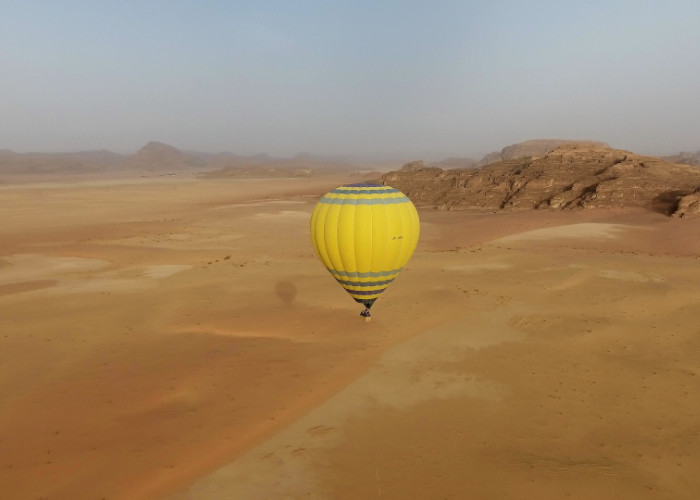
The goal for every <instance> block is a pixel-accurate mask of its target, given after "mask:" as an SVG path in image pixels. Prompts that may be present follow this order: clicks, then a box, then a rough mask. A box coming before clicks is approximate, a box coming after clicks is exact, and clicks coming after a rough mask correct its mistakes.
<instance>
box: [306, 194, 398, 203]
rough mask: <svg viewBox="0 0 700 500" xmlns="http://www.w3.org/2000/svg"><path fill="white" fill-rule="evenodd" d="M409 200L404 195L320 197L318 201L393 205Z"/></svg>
mask: <svg viewBox="0 0 700 500" xmlns="http://www.w3.org/2000/svg"><path fill="white" fill-rule="evenodd" d="M409 201H410V200H409V199H408V198H406V197H405V196H397V197H396V198H358V199H355V198H326V197H325V196H324V197H323V198H321V200H320V201H319V203H325V204H328V205H395V204H398V203H408V202H409Z"/></svg>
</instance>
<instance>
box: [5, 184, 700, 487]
mask: <svg viewBox="0 0 700 500" xmlns="http://www.w3.org/2000/svg"><path fill="white" fill-rule="evenodd" d="M347 180H348V179H346V178H340V177H338V178H332V177H323V178H316V179H265V180H234V179H220V180H214V179H191V178H190V179H183V178H173V179H164V178H156V179H139V180H134V181H133V182H131V181H128V180H125V179H119V180H118V181H109V180H96V181H91V182H90V183H79V182H70V183H68V182H66V183H60V182H51V183H42V184H31V183H30V184H22V185H13V184H5V185H2V186H0V214H1V218H0V221H1V222H0V394H2V398H0V497H1V498H12V499H15V498H17V499H25V498H27V499H34V498H50V499H83V498H85V499H88V498H89V499H94V498H109V499H142V498H174V499H178V500H182V499H221V498H235V499H260V498H332V499H357V498H419V499H423V498H455V499H461V498H472V499H482V498H483V499H502V498H525V499H529V498H533V499H550V498H551V499H560V498H578V499H589V498H599V499H606V498H609V499H619V498H635V499H638V498H639V499H645V498H655V499H656V498H659V499H661V498H674V499H684V498H688V499H691V498H697V495H698V492H699V491H700V479H699V478H698V474H697V471H698V470H700V398H698V397H697V396H698V394H700V375H699V373H700V287H698V285H699V284H700V260H698V259H699V257H700V219H686V220H678V219H671V218H668V217H666V216H663V215H660V214H656V213H652V212H649V211H644V210H641V209H634V210H612V209H609V210H604V209H598V210H584V211H577V212H568V211H564V212H562V211H556V212H554V211H529V212H514V213H498V214H495V213H471V212H441V211H434V210H422V211H420V216H421V223H422V225H421V230H422V234H421V240H420V242H419V244H418V248H417V251H416V253H415V255H414V257H413V259H412V260H411V262H410V263H409V265H408V267H407V269H405V270H404V272H403V273H402V274H401V275H400V276H399V278H398V279H397V280H396V281H395V282H394V283H393V284H392V286H391V287H390V288H389V289H388V291H387V292H386V293H385V295H384V296H383V297H382V298H380V299H379V300H378V301H377V304H376V305H375V307H374V308H373V321H372V322H371V323H364V322H362V321H361V319H360V317H359V312H360V310H361V307H360V306H359V305H357V304H355V303H354V302H353V301H352V300H351V298H350V297H349V296H348V295H347V294H346V293H345V292H344V291H343V290H342V288H341V287H340V286H338V284H337V283H335V281H334V280H333V279H332V278H331V277H330V276H329V275H328V273H327V272H326V271H325V270H324V268H323V267H322V266H321V264H320V263H319V262H318V260H317V258H316V256H315V255H314V253H313V248H312V246H311V242H310V238H309V234H308V224H309V217H310V214H311V211H312V210H313V207H314V205H315V203H316V201H317V199H318V198H319V197H320V195H322V194H323V193H324V192H326V191H327V190H329V189H331V188H332V187H335V186H336V185H338V184H342V183H344V182H345V181H347Z"/></svg>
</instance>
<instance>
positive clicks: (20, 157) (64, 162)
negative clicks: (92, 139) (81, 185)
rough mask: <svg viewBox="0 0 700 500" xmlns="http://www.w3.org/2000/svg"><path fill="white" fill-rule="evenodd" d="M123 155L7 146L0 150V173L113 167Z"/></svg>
mask: <svg viewBox="0 0 700 500" xmlns="http://www.w3.org/2000/svg"><path fill="white" fill-rule="evenodd" d="M125 160H126V157H125V156H123V155H120V154H117V153H113V152H111V151H107V150H104V149H103V150H99V151H80V152H76V153H15V152H13V151H10V150H9V149H3V150H2V151H1V152H0V173H2V174H31V175H34V174H63V173H71V174H84V173H94V172H104V171H108V170H110V169H113V168H115V167H117V166H119V165H121V164H123V163H124V162H125Z"/></svg>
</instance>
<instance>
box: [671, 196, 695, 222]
mask: <svg viewBox="0 0 700 500" xmlns="http://www.w3.org/2000/svg"><path fill="white" fill-rule="evenodd" d="M697 214H700V189H696V190H695V192H693V193H690V194H687V195H685V196H681V198H680V200H678V208H676V211H675V212H674V213H673V216H674V217H680V218H682V219H683V218H685V217H688V216H690V215H697Z"/></svg>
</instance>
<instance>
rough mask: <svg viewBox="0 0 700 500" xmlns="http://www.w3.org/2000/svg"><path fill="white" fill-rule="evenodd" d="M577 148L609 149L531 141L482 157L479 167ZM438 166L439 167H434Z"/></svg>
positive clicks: (601, 145)
mask: <svg viewBox="0 0 700 500" xmlns="http://www.w3.org/2000/svg"><path fill="white" fill-rule="evenodd" d="M562 146H571V147H577V148H609V147H610V146H608V145H607V144H606V143H604V142H598V141H577V140H570V139H531V140H529V141H523V142H518V143H516V144H511V145H510V146H506V147H505V148H503V149H501V150H500V151H494V152H493V153H489V154H487V155H486V156H484V157H483V158H482V159H481V161H480V162H479V166H482V165H489V164H491V163H497V162H499V161H507V160H517V159H518V158H525V157H537V156H545V155H546V154H548V153H549V152H550V151H552V150H554V149H556V148H559V147H562ZM436 166H439V165H436Z"/></svg>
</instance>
